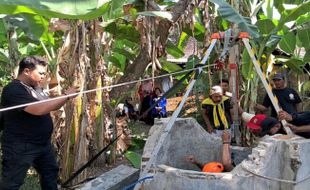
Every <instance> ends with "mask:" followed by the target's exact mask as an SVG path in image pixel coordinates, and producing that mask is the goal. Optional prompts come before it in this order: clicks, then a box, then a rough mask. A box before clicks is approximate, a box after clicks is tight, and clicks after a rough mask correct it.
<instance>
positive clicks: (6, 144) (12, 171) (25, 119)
mask: <svg viewBox="0 0 310 190" xmlns="http://www.w3.org/2000/svg"><path fill="white" fill-rule="evenodd" d="M46 65H47V63H46V61H45V60H44V59H42V58H41V57H38V56H29V57H26V58H24V59H23V60H22V61H21V62H20V63H19V71H18V77H17V79H14V80H13V81H12V82H11V83H10V84H8V85H7V86H5V87H4V88H3V92H2V96H1V105H2V106H3V107H11V106H16V105H21V104H26V103H31V102H36V101H40V100H44V99H47V98H48V97H47V96H46V95H45V94H44V93H42V90H41V89H40V88H39V85H40V83H41V82H42V80H43V79H44V78H45V74H46ZM76 90H77V89H76V88H70V89H68V90H67V91H66V92H65V94H72V93H75V92H77V91H76ZM68 99H69V98H67V97H63V98H61V99H56V100H53V101H49V102H45V103H38V104H33V105H29V106H25V107H21V108H18V109H13V110H9V111H5V112H3V127H4V129H3V134H2V142H1V146H2V152H3V155H2V180H1V184H0V189H2V190H15V189H16V190H17V189H19V187H20V186H21V185H22V184H23V181H24V178H25V176H26V174H27V170H28V169H29V168H30V166H33V167H34V168H35V169H36V170H37V172H38V173H39V174H40V182H41V188H42V189H43V190H54V189H57V176H58V165H57V163H56V159H55V155H54V151H53V148H52V145H51V142H50V139H51V134H52V131H53V123H52V118H51V116H50V111H53V110H57V109H59V108H61V107H62V106H63V105H64V104H65V103H66V102H67V100H68Z"/></svg>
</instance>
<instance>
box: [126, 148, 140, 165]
mask: <svg viewBox="0 0 310 190" xmlns="http://www.w3.org/2000/svg"><path fill="white" fill-rule="evenodd" d="M125 156H126V158H127V159H128V160H129V161H130V162H131V164H132V165H133V167H135V168H138V169H140V166H141V156H140V155H139V154H137V153H135V152H133V151H129V150H128V151H126V153H125Z"/></svg>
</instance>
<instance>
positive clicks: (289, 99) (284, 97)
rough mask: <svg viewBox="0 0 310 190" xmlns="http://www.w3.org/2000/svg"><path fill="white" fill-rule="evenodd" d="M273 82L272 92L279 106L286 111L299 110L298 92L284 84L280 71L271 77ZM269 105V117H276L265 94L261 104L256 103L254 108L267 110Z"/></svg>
mask: <svg viewBox="0 0 310 190" xmlns="http://www.w3.org/2000/svg"><path fill="white" fill-rule="evenodd" d="M272 81H273V83H274V88H273V89H272V91H273V93H274V94H275V95H276V97H277V98H278V101H279V105H280V107H281V108H282V109H283V110H284V111H286V112H288V113H294V112H300V111H301V107H300V103H301V99H300V97H299V95H298V93H297V92H296V91H295V90H294V89H292V88H288V87H286V86H285V81H284V75H283V74H282V73H277V74H275V75H274V76H273V77H272ZM270 106H271V108H272V110H271V117H275V118H276V117H277V113H276V111H275V109H274V108H273V106H272V103H271V100H270V99H269V97H268V95H266V96H265V98H264V102H263V104H262V105H261V104H256V106H255V107H256V109H258V110H259V111H262V112H266V111H268V108H269V107H270Z"/></svg>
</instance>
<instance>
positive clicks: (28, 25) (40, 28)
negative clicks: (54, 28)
mask: <svg viewBox="0 0 310 190" xmlns="http://www.w3.org/2000/svg"><path fill="white" fill-rule="evenodd" d="M4 19H5V20H6V21H7V22H9V23H10V24H11V25H13V26H15V27H18V28H20V29H22V30H23V31H24V32H25V34H26V35H27V37H28V38H29V39H30V40H33V41H39V39H41V38H43V39H45V41H49V40H48V37H49V36H48V21H47V20H46V19H45V18H43V17H42V16H39V15H33V14H26V13H24V14H18V15H14V16H6V17H4Z"/></svg>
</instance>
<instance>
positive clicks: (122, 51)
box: [113, 48, 136, 60]
mask: <svg viewBox="0 0 310 190" xmlns="http://www.w3.org/2000/svg"><path fill="white" fill-rule="evenodd" d="M113 52H116V53H119V54H122V55H123V56H124V57H126V58H127V59H129V60H133V59H134V58H135V57H136V56H135V54H133V53H131V52H129V51H127V50H126V49H124V48H123V49H121V48H114V49H113Z"/></svg>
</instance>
